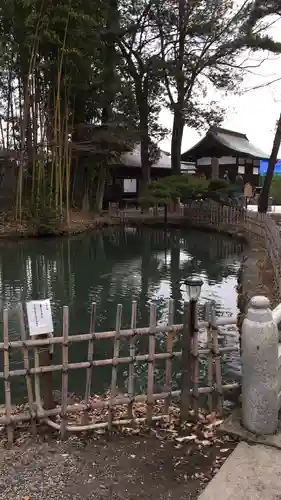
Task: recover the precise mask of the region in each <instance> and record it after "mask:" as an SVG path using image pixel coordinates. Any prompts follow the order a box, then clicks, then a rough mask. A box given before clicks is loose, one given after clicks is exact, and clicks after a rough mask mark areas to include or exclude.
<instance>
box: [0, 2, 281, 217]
mask: <svg viewBox="0 0 281 500" xmlns="http://www.w3.org/2000/svg"><path fill="white" fill-rule="evenodd" d="M267 3H268V6H267V7H266V8H264V7H263V8H262V9H261V6H260V2H258V1H257V2H252V1H245V2H243V5H241V6H239V7H237V5H236V3H235V2H234V3H232V2H231V1H228V0H227V1H225V0H199V1H196V2H195V1H188V2H187V1H186V0H161V1H160V0H140V1H138V2H135V1H134V0H126V1H125V0H95V2H92V1H90V0H61V1H60V2H54V1H53V0H2V2H1V6H0V68H1V72H0V209H1V211H2V212H11V213H12V214H13V216H14V217H15V219H16V220H17V221H20V222H21V221H22V220H24V219H25V218H28V217H31V218H36V217H37V218H38V217H39V218H42V217H47V218H48V217H49V218H54V219H55V220H58V219H59V220H63V221H65V222H67V223H68V224H69V222H70V214H71V211H72V209H73V208H75V209H79V210H80V209H82V208H83V207H84V208H87V209H92V210H95V211H100V210H101V209H102V204H103V194H104V189H105V186H106V183H107V182H108V179H109V178H110V172H111V166H112V165H113V164H116V163H117V162H118V158H119V157H120V155H121V154H122V153H123V152H124V151H129V150H131V149H132V148H133V146H134V144H136V143H140V147H141V164H142V181H143V186H142V187H143V189H145V188H146V187H147V185H148V184H149V183H150V166H151V163H152V162H153V160H154V159H155V157H156V156H157V151H158V150H157V143H158V142H159V139H161V138H163V136H164V135H165V134H166V133H167V130H166V129H165V128H164V127H162V126H160V125H159V120H158V117H159V113H160V111H161V109H162V108H164V107H168V108H169V109H170V111H171V112H172V115H173V127H172V131H171V132H172V141H171V163H172V171H173V173H174V174H178V173H179V162H180V151H181V142H182V133H183V127H184V126H185V125H188V126H191V127H197V128H199V127H201V126H204V125H205V124H206V123H208V124H210V123H216V122H217V121H219V120H220V119H221V118H222V116H223V109H222V108H221V107H220V105H219V103H217V102H213V101H209V100H208V91H209V89H210V87H215V88H217V89H220V90H221V91H223V92H228V91H233V90H235V88H236V87H237V85H238V83H237V82H239V81H240V80H241V79H242V77H243V74H244V72H245V71H246V70H247V65H246V66H245V64H244V65H239V64H234V61H236V58H237V56H239V54H241V53H242V52H243V51H244V50H246V49H247V50H248V49H249V48H251V50H258V49H262V50H271V51H272V52H279V51H280V44H278V43H276V42H274V41H273V40H271V39H270V38H269V37H268V35H267V31H266V29H267V19H268V16H269V19H271V17H270V15H272V14H274V15H280V12H279V11H280V7H279V3H278V2H274V1H272V2H267ZM261 22H262V23H263V24H262V28H261Z"/></svg>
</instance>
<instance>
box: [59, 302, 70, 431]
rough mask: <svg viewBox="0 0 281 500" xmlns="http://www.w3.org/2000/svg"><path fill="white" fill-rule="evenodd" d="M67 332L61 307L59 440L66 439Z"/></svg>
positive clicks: (64, 311) (66, 315) (65, 315)
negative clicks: (61, 344)
mask: <svg viewBox="0 0 281 500" xmlns="http://www.w3.org/2000/svg"><path fill="white" fill-rule="evenodd" d="M68 331H69V310H68V307H67V306H64V307H63V340H64V342H63V346H62V365H63V369H62V389H61V397H62V400H61V426H60V434H61V438H62V439H65V437H66V426H67V395H68Z"/></svg>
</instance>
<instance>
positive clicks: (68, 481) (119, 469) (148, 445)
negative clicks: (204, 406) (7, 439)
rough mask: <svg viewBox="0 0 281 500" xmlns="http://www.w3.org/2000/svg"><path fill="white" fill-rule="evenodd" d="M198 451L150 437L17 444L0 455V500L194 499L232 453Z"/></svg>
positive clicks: (219, 445)
mask: <svg viewBox="0 0 281 500" xmlns="http://www.w3.org/2000/svg"><path fill="white" fill-rule="evenodd" d="M225 439H226V438H224V439H222V440H220V439H218V440H217V441H216V443H212V444H211V446H203V445H202V444H200V445H199V447H198V444H195V443H192V444H191V443H190V442H188V443H176V444H175V443H174V442H171V441H167V440H166V441H162V440H161V439H158V438H157V437H155V436H154V435H147V436H127V437H123V436H113V437H111V438H107V439H106V438H105V437H104V436H101V437H96V438H94V437H91V438H89V439H85V438H84V439H81V438H79V437H76V436H73V437H71V438H69V439H68V440H67V441H65V442H60V441H56V440H55V439H54V438H51V439H50V438H48V441H47V442H43V440H42V438H40V442H37V443H36V442H35V441H30V440H28V441H27V442H25V443H21V442H20V440H19V441H18V442H17V445H16V446H14V448H13V449H12V450H5V449H3V448H2V451H1V455H0V460H1V464H0V498H1V499H3V500H4V499H6V500H12V499H13V500H39V499H40V500H45V499H48V500H51V499H52V500H61V499H96V500H101V499H112V500H113V499H116V500H117V499H121V498H122V500H135V499H140V500H141V499H143V500H144V499H146V500H149V499H154V500H156V499H159V500H160V499H163V500H166V499H169V498H173V499H175V500H181V499H184V500H189V499H196V498H197V496H198V493H199V492H200V491H202V489H203V488H204V486H205V485H206V484H207V482H208V481H209V480H210V479H211V477H212V476H213V475H214V473H215V472H216V471H217V470H218V469H219V468H220V466H221V465H222V463H223V462H224V460H225V459H226V458H227V456H228V455H229V454H230V452H231V451H232V450H233V449H234V447H235V445H236V443H235V442H233V441H231V440H230V439H228V438H227V441H225Z"/></svg>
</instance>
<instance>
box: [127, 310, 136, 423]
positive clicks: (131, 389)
mask: <svg viewBox="0 0 281 500" xmlns="http://www.w3.org/2000/svg"><path fill="white" fill-rule="evenodd" d="M136 324H137V301H136V300H133V302H132V314H131V328H132V329H134V328H136ZM129 354H130V358H131V361H130V363H129V380H128V394H129V397H131V398H133V397H134V394H135V355H136V337H135V336H133V337H131V338H130V353H129ZM128 417H129V418H133V403H129V405H128Z"/></svg>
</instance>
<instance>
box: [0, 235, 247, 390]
mask: <svg viewBox="0 0 281 500" xmlns="http://www.w3.org/2000/svg"><path fill="white" fill-rule="evenodd" d="M242 251H243V248H242V244H241V243H239V242H238V241H236V240H235V239H233V238H230V237H226V236H222V235H219V234H216V233H210V232H207V233H204V232H201V231H198V230H191V229H181V230H178V229H173V230H169V231H168V232H167V233H165V232H164V231H163V230H158V229H157V230H156V229H153V230H151V229H148V228H141V229H133V228H125V229H119V228H118V229H111V228H110V229H103V230H100V231H95V232H92V233H87V234H83V235H79V236H76V237H72V238H68V239H66V238H56V239H37V240H29V241H21V242H17V243H12V242H5V244H2V246H1V247H0V293H1V295H0V297H1V306H2V307H8V308H9V337H10V339H11V340H12V339H16V338H19V333H18V332H19V327H18V316H17V304H18V303H19V302H26V301H28V300H32V299H43V298H50V300H51V304H52V313H53V321H54V326H55V334H61V326H62V306H64V305H68V306H69V324H70V334H77V333H88V331H89V319H90V310H91V303H92V302H96V303H97V323H96V330H97V331H103V330H113V329H114V327H115V316H116V306H117V304H123V313H122V327H123V328H124V327H125V328H126V327H128V326H129V325H130V318H131V304H132V300H136V301H137V303H138V313H137V325H138V326H148V322H149V304H150V303H151V301H155V302H156V304H157V320H158V321H160V322H163V321H166V320H167V301H168V299H169V298H170V297H172V298H173V299H174V301H175V322H182V311H183V304H184V301H185V300H186V299H187V294H186V289H185V286H184V280H185V279H186V278H187V277H188V276H190V275H191V274H194V273H195V274H196V275H197V276H200V277H201V278H202V280H203V282H204V285H203V288H202V293H201V297H200V304H204V302H206V300H210V299H213V300H215V301H216V312H217V315H231V314H235V313H236V312H237V304H236V301H237V295H236V283H237V273H238V270H239V267H240V259H241V254H242ZM0 334H1V336H2V329H1V332H0ZM221 339H222V340H221V342H223V344H224V345H225V344H226V343H229V342H231V343H233V342H234V343H236V342H237V341H238V335H237V332H236V331H235V330H233V329H232V330H231V329H229V328H228V331H225V332H224V334H223V335H222V337H221ZM201 341H202V343H204V342H205V333H204V332H202V334H201ZM157 342H158V345H157V349H158V350H164V349H165V335H164V334H163V335H162V336H161V335H160V336H159V338H158V340H157ZM177 342H179V339H175V343H177ZM137 348H138V350H139V351H140V352H144V353H147V339H142V340H141V341H138V345H137ZM128 351H129V348H128V342H127V341H124V342H122V343H121V352H122V354H124V355H125V356H126V355H128V354H126V353H128ZM86 356H87V345H86V344H81V343H79V344H77V343H76V344H75V345H73V346H71V347H70V354H69V357H70V360H71V361H73V362H77V361H86ZM111 356H112V340H110V341H108V340H99V341H98V342H97V343H96V345H95V357H96V358H98V359H102V358H108V357H111ZM56 357H57V359H58V358H59V357H60V353H57V354H56ZM21 364H22V359H21V353H15V354H14V355H13V356H12V357H11V366H12V367H13V368H19V367H20V366H21ZM158 365H159V366H158ZM0 369H1V370H2V369H3V359H0ZM146 370H147V368H146V367H144V366H139V367H138V370H137V374H138V391H142V390H144V389H145V384H146ZM155 370H156V386H157V387H158V388H161V384H162V383H163V375H164V371H163V363H162V364H161V363H159V364H158V363H157V366H156V367H155ZM225 371H226V373H227V368H226V370H225ZM127 372H128V367H127V366H126V365H121V366H120V367H119V368H118V378H119V386H120V390H121V391H123V390H126V381H127ZM173 373H174V384H175V386H176V385H177V384H178V379H179V373H180V368H179V361H175V364H174V366H173ZM110 380H111V366H105V367H101V368H94V370H93V392H95V393H103V392H105V391H106V390H107V389H108V388H109V386H110ZM60 383H61V379H60V377H59V376H58V375H57V376H56V377H55V384H56V388H57V389H59V388H60ZM84 387H85V369H84V370H75V371H74V372H72V373H71V372H70V377H69V390H70V391H76V392H79V393H83V392H84ZM24 392H25V384H24V379H23V377H21V378H13V379H12V395H13V398H16V399H17V398H19V397H20V398H22V395H23V393H24ZM1 393H2V391H1V392H0V394H1Z"/></svg>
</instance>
